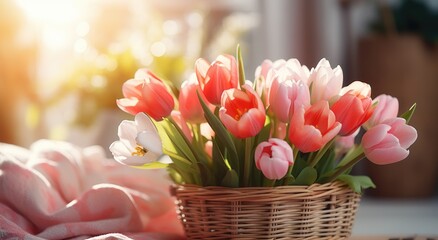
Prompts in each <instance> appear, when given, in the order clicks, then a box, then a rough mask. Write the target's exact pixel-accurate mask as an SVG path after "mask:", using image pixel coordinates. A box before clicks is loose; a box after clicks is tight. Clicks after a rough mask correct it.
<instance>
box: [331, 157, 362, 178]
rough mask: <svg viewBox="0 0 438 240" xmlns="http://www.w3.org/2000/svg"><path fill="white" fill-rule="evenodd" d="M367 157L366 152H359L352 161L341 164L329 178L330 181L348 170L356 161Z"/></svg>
mask: <svg viewBox="0 0 438 240" xmlns="http://www.w3.org/2000/svg"><path fill="white" fill-rule="evenodd" d="M364 157H365V153H361V154H359V155H358V156H357V157H355V158H353V159H352V160H351V161H349V162H348V163H347V164H345V165H343V166H341V167H340V168H338V169H337V170H336V171H335V172H334V173H333V175H332V176H331V177H330V178H329V179H328V182H332V181H334V180H335V179H336V178H337V177H338V176H339V175H341V174H342V173H344V172H345V171H346V170H348V169H350V168H352V167H353V166H354V165H355V164H356V163H358V162H359V161H360V160H362V159H363V158H364Z"/></svg>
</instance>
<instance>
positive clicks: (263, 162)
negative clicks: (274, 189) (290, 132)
mask: <svg viewBox="0 0 438 240" xmlns="http://www.w3.org/2000/svg"><path fill="white" fill-rule="evenodd" d="M254 159H255V162H256V167H257V169H259V170H261V171H262V172H263V175H265V177H266V178H268V179H271V180H274V179H281V178H283V177H284V176H285V175H286V173H287V170H288V168H289V166H291V165H292V164H293V163H294V159H293V152H292V148H291V147H290V146H289V144H288V143H287V142H285V141H283V140H281V139H278V138H271V139H269V140H268V141H267V142H261V143H260V144H259V145H258V146H257V147H256V149H255V153H254Z"/></svg>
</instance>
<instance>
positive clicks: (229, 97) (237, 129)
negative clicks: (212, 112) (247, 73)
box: [219, 84, 266, 138]
mask: <svg viewBox="0 0 438 240" xmlns="http://www.w3.org/2000/svg"><path fill="white" fill-rule="evenodd" d="M242 88H243V89H244V90H245V91H244V90H240V89H237V88H234V89H229V90H226V91H224V94H223V95H222V106H221V108H220V109H219V118H220V119H221V121H222V123H223V124H224V125H225V127H226V128H227V129H228V130H229V131H230V132H231V134H233V135H234V136H236V137H238V138H247V137H253V136H255V135H257V134H258V133H259V132H260V130H262V128H263V126H264V124H265V119H266V113H265V107H264V105H263V103H262V100H261V99H260V97H259V96H258V95H257V93H256V92H255V91H254V90H253V89H252V88H251V87H250V86H249V85H246V84H245V85H243V86H242Z"/></svg>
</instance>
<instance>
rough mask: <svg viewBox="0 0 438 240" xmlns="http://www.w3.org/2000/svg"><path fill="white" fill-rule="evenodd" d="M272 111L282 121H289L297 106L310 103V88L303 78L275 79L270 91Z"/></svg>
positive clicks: (306, 105) (305, 105)
mask: <svg viewBox="0 0 438 240" xmlns="http://www.w3.org/2000/svg"><path fill="white" fill-rule="evenodd" d="M269 103H270V107H271V110H272V112H273V113H274V115H275V116H276V117H277V118H278V120H280V121H281V122H284V123H288V122H289V121H290V118H291V117H292V115H293V114H294V112H295V107H296V106H298V107H300V106H304V107H305V108H307V107H308V106H309V105H310V93H309V88H308V87H307V85H306V84H304V83H303V82H302V81H301V80H299V81H295V80H292V79H285V80H283V81H280V80H279V79H278V78H276V79H274V81H273V82H272V86H271V92H270V93H269Z"/></svg>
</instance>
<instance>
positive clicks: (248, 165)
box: [243, 138, 252, 187]
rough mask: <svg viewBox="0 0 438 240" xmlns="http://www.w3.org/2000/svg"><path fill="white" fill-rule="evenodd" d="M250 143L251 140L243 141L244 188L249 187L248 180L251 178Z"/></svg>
mask: <svg viewBox="0 0 438 240" xmlns="http://www.w3.org/2000/svg"><path fill="white" fill-rule="evenodd" d="M251 143H252V141H251V138H246V139H245V160H244V164H243V184H244V186H245V187H248V186H249V184H250V182H249V179H250V178H251V168H252V161H251V148H252V144H251Z"/></svg>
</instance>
